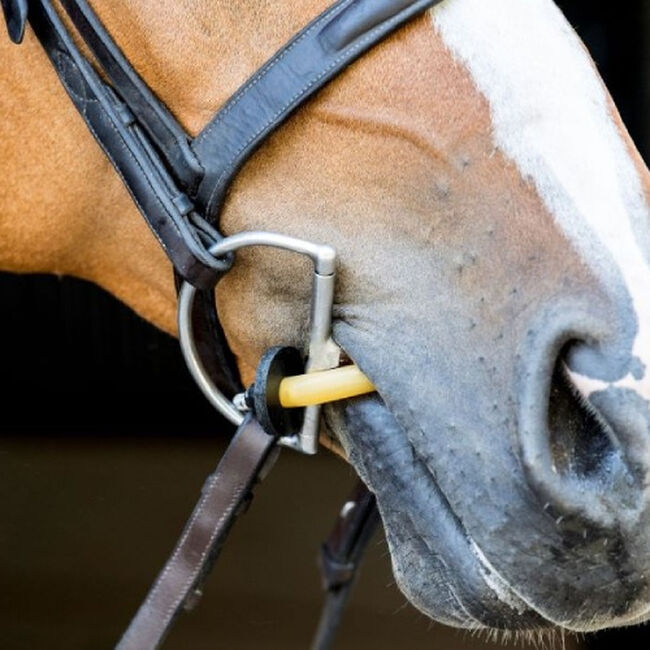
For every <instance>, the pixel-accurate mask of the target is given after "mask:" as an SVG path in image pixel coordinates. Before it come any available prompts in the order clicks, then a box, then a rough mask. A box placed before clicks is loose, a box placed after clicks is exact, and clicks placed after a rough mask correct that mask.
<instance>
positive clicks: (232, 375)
mask: <svg viewBox="0 0 650 650" xmlns="http://www.w3.org/2000/svg"><path fill="white" fill-rule="evenodd" d="M174 276H175V279H176V290H177V291H179V290H180V285H181V283H182V281H183V279H182V278H181V277H180V276H179V275H178V274H177V273H175V274H174ZM191 318H192V331H193V332H194V344H195V345H196V350H197V352H198V355H199V357H200V359H201V363H202V364H203V367H204V368H205V369H206V371H207V373H208V374H209V375H210V378H211V379H212V381H213V382H214V384H215V385H216V387H217V388H218V389H219V390H220V391H221V392H222V393H223V394H224V395H226V396H228V397H230V398H232V397H233V396H234V395H236V394H237V393H241V392H242V391H243V390H244V387H243V386H242V383H241V379H240V377H239V369H238V368H237V360H236V359H235V355H234V354H233V353H232V350H231V349H230V346H229V345H228V341H227V340H226V333H225V332H224V331H223V327H222V326H221V321H220V320H219V316H218V312H217V304H216V301H215V291H214V290H213V289H202V290H200V291H198V292H197V294H196V298H195V299H194V304H193V306H192V316H191Z"/></svg>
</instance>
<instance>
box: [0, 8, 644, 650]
mask: <svg viewBox="0 0 650 650" xmlns="http://www.w3.org/2000/svg"><path fill="white" fill-rule="evenodd" d="M485 1H486V2H487V1H489V0H485ZM521 1H524V0H521ZM558 4H559V5H560V6H561V7H562V9H563V10H564V11H565V12H566V14H567V16H568V17H569V19H570V20H571V22H572V23H573V24H574V25H575V26H576V28H577V30H578V32H579V33H580V35H581V36H582V37H583V39H584V40H585V42H586V44H587V46H588V48H589V49H590V51H591V53H592V55H593V56H594V58H595V60H596V62H597V64H598V67H599V69H600V72H601V74H602V75H603V77H604V79H605V82H606V83H607V85H608V87H609V89H610V91H611V92H612V94H613V96H614V98H615V101H616V103H617V105H618V107H619V110H620V111H621V114H622V116H623V119H624V122H625V123H626V125H627V126H628V128H629V129H630V132H631V133H632V137H633V138H634V140H635V142H636V143H637V146H638V147H639V149H640V151H641V153H642V155H643V156H644V157H645V159H646V161H647V160H649V156H650V112H649V110H648V109H649V108H650V102H649V101H648V98H649V97H650V60H649V56H648V55H649V53H650V9H649V8H648V6H647V5H648V4H650V3H646V2H643V1H642V0H627V1H626V2H604V1H603V2H593V1H588V0H564V1H562V2H559V3H558ZM0 304H1V305H2V306H3V307H2V318H1V319H0V334H1V336H2V345H1V346H0V354H1V355H2V376H3V379H4V387H3V397H2V401H1V404H2V412H1V414H0V432H2V433H3V435H6V436H11V437H12V438H13V437H16V436H18V437H20V439H21V440H23V441H25V442H24V444H30V443H29V440H30V439H31V440H33V441H38V444H41V442H42V441H43V439H48V438H49V439H53V440H58V439H60V438H61V436H65V438H66V439H67V440H69V439H70V437H74V436H83V438H84V439H85V440H88V439H92V438H95V439H96V440H97V441H103V440H104V437H105V436H111V437H119V436H122V437H129V438H131V437H133V436H134V435H135V436H137V437H138V439H139V440H141V439H142V438H143V437H144V438H146V437H148V436H149V437H152V438H155V439H156V440H158V439H160V438H161V437H166V438H171V439H172V440H173V439H175V438H178V439H180V438H181V437H182V438H183V439H187V438H188V436H192V437H193V438H197V437H198V438H201V437H209V436H212V435H213V434H214V431H215V429H220V430H223V429H224V425H223V424H222V423H218V422H217V421H216V420H215V415H214V413H213V411H212V410H211V409H210V407H208V406H207V405H206V403H205V402H204V400H203V399H202V398H201V397H200V396H199V395H198V392H197V390H196V389H195V387H194V385H193V384H192V382H191V380H190V379H189V377H188V374H187V372H186V371H185V369H184V366H183V363H182V360H181V358H180V354H179V351H178V348H177V343H176V341H175V340H173V339H171V338H170V337H168V336H167V335H165V334H163V333H161V332H159V331H157V330H156V329H154V328H153V327H151V326H150V325H148V324H147V323H145V322H143V321H142V320H141V319H140V318H138V317H137V316H135V315H134V314H133V313H132V312H130V310H128V309H127V308H126V307H124V306H123V305H121V304H119V303H118V302H117V301H116V300H114V299H113V298H112V297H110V296H108V295H107V294H105V293H104V292H103V291H101V290H100V289H98V288H96V287H94V286H91V285H89V284H87V283H84V282H81V281H77V280H74V279H69V278H63V279H59V278H54V277H42V276H32V277H27V276H24V277H17V276H12V275H8V274H0ZM80 481H81V479H80ZM79 489H83V488H82V485H81V483H80V486H79ZM2 498H3V499H4V498H5V497H4V496H3V497H2ZM648 638H649V633H648V632H647V631H646V630H645V629H643V628H637V629H632V630H621V631H609V632H605V633H601V634H599V635H597V636H595V637H590V638H589V639H588V645H589V647H590V648H604V647H609V646H610V645H611V644H612V643H621V642H623V643H627V644H628V646H627V647H642V644H643V643H644V641H643V639H646V641H645V645H646V646H647V639H648ZM12 647H22V646H19V645H15V646H12Z"/></svg>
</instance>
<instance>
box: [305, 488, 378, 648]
mask: <svg viewBox="0 0 650 650" xmlns="http://www.w3.org/2000/svg"><path fill="white" fill-rule="evenodd" d="M379 523H380V518H379V511H378V510H377V502H376V500H375V496H374V494H372V493H371V492H370V491H369V490H368V488H367V487H366V486H365V485H364V484H363V483H362V482H361V481H357V485H356V486H355V488H354V490H353V491H352V494H351V495H350V496H349V497H348V500H347V501H346V502H345V504H344V506H343V508H342V510H341V512H340V513H339V516H338V517H337V519H336V522H335V524H334V528H333V529H332V532H331V533H330V536H329V537H328V539H327V541H326V542H325V543H324V544H323V546H322V547H321V557H320V567H321V575H322V579H323V589H324V590H325V594H326V596H325V605H324V606H323V610H322V612H321V618H320V621H319V623H318V628H317V630H316V634H315V636H314V639H313V641H312V645H311V650H329V649H330V648H331V647H332V644H333V643H334V637H335V635H336V633H337V632H338V630H339V627H340V625H341V621H342V619H343V612H344V609H345V605H346V604H347V602H348V599H349V598H350V594H351V593H352V587H353V586H354V583H355V580H356V577H357V574H358V571H359V565H360V563H361V559H362V557H363V553H364V551H365V549H366V547H367V546H368V543H369V542H370V540H371V538H372V536H373V534H374V533H375V531H376V530H377V527H378V526H379Z"/></svg>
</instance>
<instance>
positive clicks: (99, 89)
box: [0, 0, 441, 650]
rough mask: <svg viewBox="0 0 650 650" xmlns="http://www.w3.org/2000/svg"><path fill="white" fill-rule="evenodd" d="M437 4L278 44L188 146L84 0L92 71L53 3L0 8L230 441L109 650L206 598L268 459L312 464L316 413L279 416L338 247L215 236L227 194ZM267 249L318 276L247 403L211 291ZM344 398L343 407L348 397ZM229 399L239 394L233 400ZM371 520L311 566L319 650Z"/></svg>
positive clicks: (365, 504)
mask: <svg viewBox="0 0 650 650" xmlns="http://www.w3.org/2000/svg"><path fill="white" fill-rule="evenodd" d="M440 1H441V0H415V1H413V0H339V1H338V2H335V3H334V4H333V5H331V6H330V7H329V8H328V9H327V10H325V11H324V12H323V13H322V14H321V15H320V16H318V17H316V18H315V19H314V20H313V21H312V22H311V23H310V24H309V25H307V26H306V27H305V28H304V29H303V30H301V31H300V32H299V33H298V34H296V36H294V37H293V38H292V39H291V40H290V41H289V42H288V43H287V44H285V45H284V46H283V47H282V48H281V49H280V50H279V51H278V52H277V53H276V54H275V55H274V56H273V57H272V58H271V59H269V61H268V62H267V63H265V64H264V65H263V66H262V67H261V68H260V69H258V70H257V71H256V72H255V73H254V74H253V75H252V76H251V77H250V79H249V80H248V81H247V82H246V83H245V84H244V85H243V86H242V87H241V88H240V89H239V90H238V91H237V92H236V93H235V94H234V95H233V96H232V97H231V99H230V100H229V101H228V102H226V104H225V105H224V106H223V107H222V108H221V109H220V110H219V112H218V113H217V114H216V115H215V116H214V117H213V118H212V120H211V121H210V122H209V123H208V125H207V126H206V127H205V128H204V129H203V131H201V133H200V134H199V135H198V136H196V137H195V138H191V137H190V136H189V135H188V134H187V133H186V132H185V130H184V129H183V128H182V127H181V126H180V124H179V123H178V122H177V120H176V119H175V118H174V116H173V115H172V114H171V112H170V111H169V110H168V109H167V108H166V106H165V105H164V104H163V103H162V102H161V101H160V99H158V97H156V95H155V94H154V93H153V91H152V90H151V89H150V88H149V87H148V86H147V85H146V83H145V82H144V81H143V79H142V78H141V77H140V76H139V75H138V73H137V72H136V71H135V69H134V68H133V67H132V66H131V64H130V63H129V61H128V60H127V59H126V57H125V56H124V54H123V53H122V51H121V50H120V48H119V46H118V45H117V44H116V43H115V41H114V40H113V38H112V37H111V36H110V34H109V33H108V32H107V31H106V29H105V28H104V27H103V25H102V24H101V22H100V21H99V19H98V17H97V16H96V14H95V13H94V12H93V10H92V9H91V7H90V6H89V5H88V3H87V2H86V0H59V3H56V4H60V5H61V6H62V7H63V9H64V10H65V12H66V14H67V17H68V18H69V22H70V23H71V24H72V26H73V27H74V30H75V31H76V36H77V37H78V38H80V39H81V40H82V41H83V43H84V44H85V46H86V47H87V49H88V50H89V52H90V54H91V56H92V59H88V58H87V57H86V56H85V55H84V54H82V52H81V51H80V49H79V48H78V47H77V45H76V44H75V41H74V39H73V35H72V33H71V32H70V30H69V29H68V27H67V26H66V23H65V22H64V20H62V17H61V16H60V15H59V13H58V12H57V10H56V9H55V2H52V1H50V0H0V2H1V4H2V8H3V10H4V14H5V18H6V22H7V27H8V31H9V35H10V37H11V38H12V40H13V41H14V42H16V43H20V42H21V41H22V38H23V35H24V32H25V28H26V24H27V22H29V24H30V25H31V27H32V29H33V31H34V33H35V35H36V37H37V38H38V40H39V41H40V43H41V45H42V46H43V48H44V50H45V52H46V53H47V55H48V57H49V59H50V61H51V63H52V65H53V67H54V69H55V70H56V72H57V74H58V76H59V78H60V80H61V83H62V84H63V86H64V88H65V90H66V91H67V93H68V95H69V97H70V99H71V100H72V102H73V103H74V105H75V106H76V108H77V109H78V111H79V113H80V114H81V116H82V117H83V119H84V120H85V122H86V124H87V126H88V128H89V129H90V131H91V132H92V134H93V136H94V137H95V139H96V140H97V142H98V144H99V145H100V146H101V147H102V149H103V150H104V152H105V154H106V155H107V157H108V158H109V159H110V161H111V163H112V164H113V167H114V168H115V170H116V171H117V173H118V174H119V175H120V177H121V179H122V180H123V182H124V184H125V186H126V187H127V189H128V190H129V192H130V194H131V196H132V198H133V200H134V202H135V204H136V205H137V207H138V209H139V210H140V212H141V213H142V215H143V216H144V218H145V219H146V221H147V223H148V224H149V226H150V228H151V230H152V231H153V233H154V235H155V236H156V238H157V239H158V241H159V242H160V244H161V246H162V247H163V249H164V250H165V252H166V254H167V255H168V257H169V259H170V260H171V262H172V264H173V266H174V271H175V274H176V278H177V286H178V287H179V289H180V296H179V330H180V338H181V344H182V349H183V352H184V354H185V357H186V360H187V361H188V366H189V368H190V370H191V372H192V374H193V376H194V377H195V379H196V380H197V382H198V383H199V386H200V387H201V389H202V390H203V392H204V393H205V394H206V396H207V397H208V399H209V400H210V401H211V402H212V403H213V404H214V405H215V406H216V407H217V408H218V409H219V410H220V411H221V412H222V413H223V414H224V415H225V416H226V417H227V418H228V419H229V420H230V421H232V422H233V423H234V424H236V425H237V426H238V429H237V432H236V434H235V436H234V437H233V439H232V442H231V443H230V446H229V448H228V450H227V451H226V453H225V455H224V456H223V458H222V459H221V460H220V462H219V465H218V467H217V469H216V471H215V473H214V474H212V475H211V476H210V477H209V478H208V480H207V481H206V483H205V486H204V488H203V491H202V495H201V498H200V500H199V502H198V504H197V506H196V508H195V510H194V512H193V513H192V515H191V517H190V519H189V521H188V523H187V525H186V528H185V530H184V532H183V534H182V536H181V538H180V540H179V541H178V543H177V545H176V547H175V549H174V551H173V553H172V555H171V557H170V558H169V560H168V561H167V563H166V565H165V567H164V568H163V570H162V571H161V573H160V574H159V576H158V578H157V580H156V582H155V583H154V585H153V587H152V588H151V591H150V592H149V595H148V596H147V598H146V600H145V601H144V603H143V604H142V606H141V607H140V609H139V611H138V613H137V614H136V616H135V618H134V619H133V621H132V622H131V625H130V626H129V628H128V630H127V631H126V633H125V634H124V636H123V638H122V640H121V641H120V642H119V644H118V646H117V648H118V649H119V650H148V649H152V648H157V647H159V646H160V644H161V643H162V641H163V639H164V637H165V636H166V634H167V632H168V631H169V629H170V627H171V625H172V623H173V621H174V619H175V618H176V617H177V616H178V614H179V612H180V611H181V610H182V609H187V608H189V607H190V606H191V604H192V603H193V602H194V601H195V600H196V597H197V595H198V594H200V588H201V584H202V582H203V580H204V579H205V577H206V575H207V573H208V572H209V570H210V568H211V567H212V564H213V563H214V561H215V559H216V557H217V554H218V551H219V549H220V547H221V545H222V544H223V542H224V540H225V538H226V535H227V533H228V531H229V529H230V528H231V526H232V524H233V522H234V520H235V518H236V517H237V515H238V514H239V513H240V512H242V510H243V509H244V507H245V505H246V504H247V503H248V501H250V499H251V495H252V489H253V487H254V486H255V484H256V483H257V482H259V480H261V477H262V476H263V475H264V474H265V473H266V472H267V471H268V470H269V469H270V467H271V466H272V464H273V462H274V460H275V458H276V457H277V449H278V445H279V444H280V445H283V446H288V447H291V448H294V449H297V450H298V451H302V452H304V453H309V454H312V453H315V451H316V448H317V438H318V430H319V420H320V411H319V405H318V404H310V405H309V406H306V408H305V409H286V408H284V407H283V405H282V401H281V399H280V397H279V394H280V391H279V387H280V383H281V381H282V379H283V378H284V377H286V376H287V375H291V374H300V372H303V371H307V372H312V373H313V372H315V371H323V370H327V369H332V368H336V367H337V366H338V365H339V364H340V350H339V349H338V347H337V346H336V344H334V343H333V341H332V339H331V336H330V326H331V313H332V301H333V296H334V281H335V272H336V264H335V262H336V256H335V252H334V251H333V249H331V248H330V247H329V246H325V245H322V246H321V245H316V244H313V243H311V242H305V241H301V240H297V239H294V238H290V237H285V236H283V235H279V234H276V233H264V232H262V233H240V234H238V235H234V236H232V237H227V238H224V237H223V236H222V235H221V234H220V233H219V229H218V226H219V216H220V213H221V210H222V208H223V204H224V201H225V198H226V195H227V192H228V189H229V187H230V185H231V183H232V181H233V179H234V178H235V176H236V175H237V173H238V172H239V170H240V169H241V167H242V165H243V164H244V163H245V162H246V160H248V158H250V156H251V155H252V153H253V152H254V151H255V150H256V149H257V147H258V146H259V145H260V144H261V143H262V142H263V141H264V140H265V139H266V138H267V137H268V136H269V134H270V133H272V132H273V131H274V130H275V129H276V128H278V127H279V126H280V125H281V124H282V123H283V122H284V121H285V120H286V119H287V118H288V117H289V116H290V115H291V114H292V113H293V112H294V111H295V110H296V109H297V108H298V107H300V106H301V105H303V104H304V103H305V101H306V100H308V99H309V98H310V97H312V96H313V95H314V94H315V93H316V92H318V91H319V90H320V89H321V88H322V87H323V86H325V85H326V84H327V83H328V82H329V81H330V80H331V79H333V78H334V77H336V75H338V74H339V73H340V72H341V71H342V70H343V69H345V68H346V67H347V66H348V65H349V64H350V63H352V62H353V61H354V60H356V59H357V58H358V57H360V56H362V55H363V54H364V53H365V52H366V51H368V50H369V49H370V48H372V47H373V46H374V45H376V44H377V43H378V42H380V41H381V40H383V39H384V38H385V37H386V36H388V35H389V34H390V33H392V32H393V31H394V30H396V29H398V28H399V27H401V26H402V25H404V24H405V23H406V22H408V21H409V20H411V19H412V18H414V17H415V16H417V15H419V14H421V13H422V12H424V11H425V10H426V9H428V8H430V7H432V6H434V5H436V4H438V3H439V2H440ZM247 245H270V246H277V247H280V248H285V249H287V250H292V251H294V252H297V253H300V254H304V255H308V256H309V257H310V258H311V259H312V261H313V262H314V273H313V287H314V290H313V305H312V323H311V337H310V341H309V342H308V347H307V353H306V355H305V354H303V353H302V352H299V351H297V350H295V349H293V348H282V347H280V348H272V349H271V350H269V351H268V352H267V353H266V354H265V355H264V357H263V358H262V361H261V363H260V365H259V367H258V371H257V376H256V380H255V383H254V384H253V386H252V387H250V388H249V389H248V390H247V391H246V392H242V387H241V385H240V380H239V375H238V371H237V368H236V365H235V362H234V357H233V355H232V353H231V351H230V350H229V348H228V346H227V344H226V339H225V336H224V333H223V329H222V327H221V325H220V323H219V319H218V317H217V311H216V305H215V298H214V287H215V285H216V283H217V282H218V280H219V278H220V277H222V275H223V274H224V273H226V272H227V271H228V270H229V269H230V268H231V266H232V264H233V261H234V253H235V251H236V250H238V249H239V248H241V247H243V246H247ZM350 394H352V393H350ZM226 395H230V396H233V395H236V397H235V399H234V401H233V400H231V399H229V398H228V397H226ZM378 521H379V517H378V514H377V509H376V505H375V501H374V497H373V496H372V495H371V494H370V493H369V492H368V491H367V490H366V488H365V487H363V486H362V485H359V486H358V487H357V488H356V489H355V492H354V493H353V495H352V496H351V498H350V500H349V501H348V502H347V503H346V504H345V506H344V508H343V509H342V511H341V514H340V516H339V519H338V520H337V523H336V526H335V528H334V531H333V534H332V536H331V537H330V538H329V540H328V541H327V542H326V543H325V544H324V545H323V549H322V553H321V565H322V569H323V577H324V585H325V588H326V591H327V593H328V599H327V601H326V607H325V609H324V613H323V616H322V619H321V623H320V626H319V629H318V632H317V635H316V638H315V640H314V642H313V646H312V647H313V648H314V649H316V650H324V649H326V648H329V647H330V646H331V643H332V640H333V636H334V633H335V631H336V628H337V625H338V622H339V621H340V618H341V614H342V611H343V606H344V604H345V601H346V600H347V597H348V595H349V590H350V586H351V585H352V583H353V580H354V577H355V573H356V568H357V565H358V561H359V559H360V557H361V554H362V552H363V549H364V547H365V545H366V543H367V542H368V540H369V538H370V536H371V534H372V532H373V530H374V529H375V527H376V525H377V523H378Z"/></svg>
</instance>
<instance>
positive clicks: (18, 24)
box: [0, 0, 27, 43]
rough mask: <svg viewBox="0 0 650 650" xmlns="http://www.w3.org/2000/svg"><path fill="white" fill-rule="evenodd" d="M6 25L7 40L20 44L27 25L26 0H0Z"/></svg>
mask: <svg viewBox="0 0 650 650" xmlns="http://www.w3.org/2000/svg"><path fill="white" fill-rule="evenodd" d="M0 4H2V11H3V13H4V15H5V21H6V23H7V31H8V32H9V38H11V40H12V41H13V42H14V43H20V42H21V41H22V40H23V36H24V35H25V25H27V0H0Z"/></svg>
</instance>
